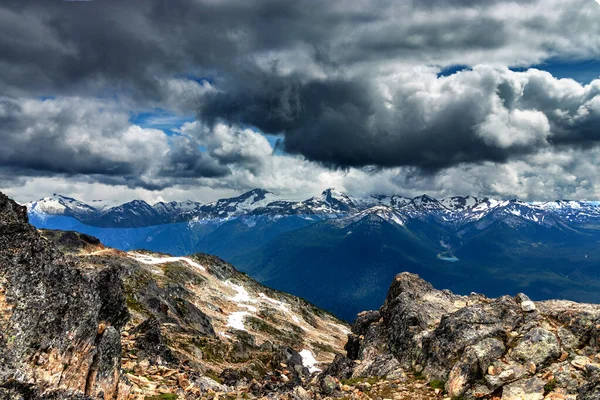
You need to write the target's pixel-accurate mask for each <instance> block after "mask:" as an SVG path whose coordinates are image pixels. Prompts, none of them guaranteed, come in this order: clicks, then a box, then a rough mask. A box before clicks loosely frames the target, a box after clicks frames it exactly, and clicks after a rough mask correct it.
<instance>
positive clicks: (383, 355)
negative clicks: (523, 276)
mask: <svg viewBox="0 0 600 400" xmlns="http://www.w3.org/2000/svg"><path fill="white" fill-rule="evenodd" d="M599 339H600V306H598V305H591V304H578V303H573V302H569V301H544V302H536V303H534V302H532V301H531V300H529V298H528V297H527V296H526V295H524V294H519V295H517V296H516V297H510V296H504V297H500V298H497V299H489V298H486V297H485V296H482V295H478V294H472V295H470V296H458V295H455V294H452V293H451V292H449V291H439V290H436V289H434V288H433V287H432V286H431V285H430V284H429V283H427V282H425V281H424V280H422V279H420V278H419V277H418V276H416V275H412V274H408V273H402V274H400V275H398V276H397V277H396V279H395V280H394V282H393V284H392V286H391V287H390V290H389V293H388V296H387V299H386V301H385V303H384V305H383V306H382V307H381V309H380V310H378V311H369V312H365V313H361V314H360V315H359V316H358V318H357V320H356V322H355V323H354V325H353V327H352V334H351V335H350V336H349V341H348V344H347V350H348V352H347V357H341V356H340V357H338V358H336V360H335V362H334V363H333V364H332V365H331V366H330V367H329V368H328V372H329V373H331V374H333V375H336V376H337V377H338V378H366V377H372V376H386V377H388V378H390V377H391V378H394V379H399V380H404V379H405V376H406V374H407V373H412V374H413V375H417V376H420V377H422V378H424V379H426V380H428V381H429V382H430V383H432V384H433V385H434V386H438V387H440V388H442V387H443V389H444V390H445V391H446V395H447V397H448V398H452V399H476V398H486V399H502V400H535V399H580V400H587V399H599V398H600V385H599V381H598V379H599V373H600V354H599V352H600V348H599V346H600V342H599Z"/></svg>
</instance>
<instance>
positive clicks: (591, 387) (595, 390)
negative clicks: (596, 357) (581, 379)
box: [577, 374, 600, 400]
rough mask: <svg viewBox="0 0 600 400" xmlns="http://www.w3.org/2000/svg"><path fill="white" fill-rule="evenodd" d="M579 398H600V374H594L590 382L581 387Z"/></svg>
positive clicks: (584, 399) (588, 399)
mask: <svg viewBox="0 0 600 400" xmlns="http://www.w3.org/2000/svg"><path fill="white" fill-rule="evenodd" d="M577 399H578V400H600V375H597V374H596V375H594V376H592V378H591V379H590V382H588V383H586V384H585V385H583V386H582V387H581V388H580V389H579V397H578V398H577Z"/></svg>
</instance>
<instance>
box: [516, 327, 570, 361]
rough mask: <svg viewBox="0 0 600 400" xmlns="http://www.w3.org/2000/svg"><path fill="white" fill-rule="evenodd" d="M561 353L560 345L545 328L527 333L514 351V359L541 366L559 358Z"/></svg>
mask: <svg viewBox="0 0 600 400" xmlns="http://www.w3.org/2000/svg"><path fill="white" fill-rule="evenodd" d="M560 353H561V352H560V344H559V342H558V339H557V338H556V336H555V335H554V334H553V333H552V332H549V331H547V330H546V329H543V328H534V329H532V330H530V331H529V332H527V334H526V335H525V336H524V337H523V339H522V340H521V341H520V342H519V343H518V344H517V347H515V348H514V349H513V352H512V357H513V358H515V359H517V360H521V361H531V362H533V363H534V364H535V365H537V366H541V365H544V364H546V363H547V362H548V361H550V360H553V359H556V358H558V357H559V356H560Z"/></svg>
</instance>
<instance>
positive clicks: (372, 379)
mask: <svg viewBox="0 0 600 400" xmlns="http://www.w3.org/2000/svg"><path fill="white" fill-rule="evenodd" d="M381 380H385V377H379V376H370V377H368V378H350V379H342V380H341V381H340V382H341V383H342V385H348V386H356V385H358V384H360V383H368V384H369V385H374V384H376V383H377V382H379V381H381Z"/></svg>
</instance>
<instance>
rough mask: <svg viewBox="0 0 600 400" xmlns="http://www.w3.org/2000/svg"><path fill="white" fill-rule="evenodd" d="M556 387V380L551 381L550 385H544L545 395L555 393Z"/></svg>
mask: <svg viewBox="0 0 600 400" xmlns="http://www.w3.org/2000/svg"><path fill="white" fill-rule="evenodd" d="M556 386H557V383H556V379H551V380H549V381H548V383H546V384H545V385H544V395H547V394H548V393H550V392H552V391H554V389H556Z"/></svg>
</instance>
